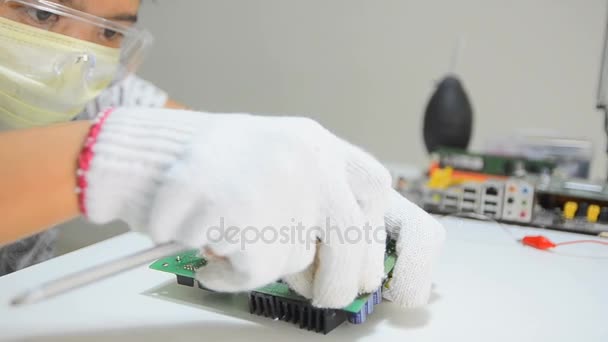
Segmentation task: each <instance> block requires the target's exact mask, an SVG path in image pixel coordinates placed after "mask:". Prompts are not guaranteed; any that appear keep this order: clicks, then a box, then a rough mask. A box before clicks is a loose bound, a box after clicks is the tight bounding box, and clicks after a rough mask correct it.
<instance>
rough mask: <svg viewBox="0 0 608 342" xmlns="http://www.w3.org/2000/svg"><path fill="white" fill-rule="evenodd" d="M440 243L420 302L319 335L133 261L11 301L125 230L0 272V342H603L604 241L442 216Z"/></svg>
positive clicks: (137, 246) (98, 258)
mask: <svg viewBox="0 0 608 342" xmlns="http://www.w3.org/2000/svg"><path fill="white" fill-rule="evenodd" d="M442 220H443V221H444V223H445V225H446V227H447V230H448V242H447V244H446V248H445V250H444V253H443V256H442V261H441V264H440V265H439V268H438V269H437V272H436V277H435V287H434V293H433V298H432V301H431V304H430V305H429V306H428V307H427V308H424V309H417V310H409V311H407V310H406V311H404V310H401V309H399V308H398V307H396V306H395V305H393V304H390V303H386V302H385V303H383V304H382V305H380V306H379V307H377V308H376V311H375V312H374V314H373V315H372V316H371V317H369V319H368V321H367V322H366V323H365V324H364V325H360V326H356V325H350V324H348V323H346V324H344V325H342V326H340V327H338V328H337V329H336V330H334V331H332V332H331V333H330V334H329V335H327V336H326V337H323V336H322V335H318V334H316V333H313V332H309V331H304V330H300V329H298V328H297V327H295V326H293V325H292V324H291V323H285V322H281V321H273V320H270V319H268V318H264V317H258V316H254V315H250V314H249V313H248V311H247V303H246V300H245V299H246V297H245V296H244V295H229V294H214V293H207V292H205V291H202V290H200V289H198V288H188V287H185V286H180V285H177V284H176V282H175V277H174V276H173V275H171V274H165V273H162V272H157V271H153V270H149V269H147V267H140V268H138V269H136V270H133V271H130V272H127V273H124V274H121V275H118V276H115V277H112V278H110V279H107V280H104V281H102V282H99V283H96V284H94V285H91V286H89V287H86V288H82V289H79V290H76V291H73V292H71V293H68V294H66V295H63V296H60V297H56V298H54V299H51V300H48V301H46V302H43V303H39V304H35V305H31V306H26V307H22V308H12V307H10V306H9V305H8V302H9V301H10V299H11V298H12V297H13V296H14V295H16V294H17V293H19V292H21V291H22V290H23V289H24V288H25V287H32V286H34V285H36V284H39V283H41V282H44V281H47V280H51V279H54V278H56V277H58V276H60V275H64V274H66V273H69V272H73V271H76V270H79V269H83V268H86V267H87V266H90V265H93V264H96V263H100V262H102V261H106V260H109V259H112V258H116V257H118V256H121V255H127V254H130V253H133V252H135V251H137V250H141V249H144V248H147V247H149V246H151V244H150V242H149V241H148V240H147V239H146V238H145V237H142V236H140V235H137V234H136V233H128V234H125V235H122V236H119V237H116V238H113V239H110V240H107V241H104V242H101V243H98V244H96V245H93V246H90V247H87V248H84V249H81V250H78V251H76V252H73V253H70V254H67V255H64V256H62V257H59V258H56V259H53V260H50V261H47V262H45V263H42V264H39V265H36V266H33V267H30V268H28V269H25V270H22V271H19V272H16V273H13V274H10V275H8V276H5V277H2V278H0V339H2V340H14V339H19V340H42V341H101V340H104V341H105V340H128V341H146V342H149V341H171V342H173V341H216V340H221V341H224V340H243V339H248V340H251V341H258V340H265V341H272V339H273V338H274V339H275V340H280V341H282V340H295V341H299V340H312V339H321V338H324V339H325V340H330V339H331V340H344V341H367V340H382V341H395V340H399V341H467V342H474V341H484V342H485V341H552V342H556V341H568V342H571V341H585V342H591V341H602V342H606V341H608V323H607V320H608V247H605V246H601V245H573V246H568V247H567V246H563V247H561V248H559V249H558V250H556V251H555V252H554V253H551V252H542V251H538V250H535V249H532V248H525V247H522V246H521V245H519V244H517V243H516V242H515V238H514V237H522V236H524V235H525V234H530V233H532V234H537V233H542V234H545V235H546V236H548V237H550V238H552V239H554V240H555V241H563V240H573V239H581V238H587V236H582V235H575V234H567V233H558V232H552V231H546V230H537V229H523V228H517V227H509V228H501V227H500V226H498V225H497V224H495V223H488V222H479V221H469V220H461V219H454V218H444V219H442Z"/></svg>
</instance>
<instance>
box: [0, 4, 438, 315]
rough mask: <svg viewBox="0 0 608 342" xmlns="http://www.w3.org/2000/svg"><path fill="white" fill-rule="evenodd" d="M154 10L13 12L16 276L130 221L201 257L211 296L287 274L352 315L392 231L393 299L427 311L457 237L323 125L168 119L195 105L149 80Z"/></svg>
mask: <svg viewBox="0 0 608 342" xmlns="http://www.w3.org/2000/svg"><path fill="white" fill-rule="evenodd" d="M139 6H140V1H139V0H105V1H83V0H80V1H79V0H60V1H47V0H0V130H1V131H3V133H0V165H2V167H1V168H0V189H2V190H1V192H0V213H1V214H2V218H1V221H0V222H1V225H0V226H1V227H0V244H7V243H12V244H9V245H6V246H4V247H3V248H2V250H1V251H0V264H1V265H2V266H1V267H2V268H1V269H0V271H2V272H3V273H8V272H11V271H13V270H16V269H19V268H22V267H25V266H28V265H30V264H32V263H35V262H39V261H42V260H44V259H45V258H48V257H49V256H50V255H52V244H53V240H54V234H53V233H50V232H49V230H47V231H46V232H42V231H44V230H46V229H48V228H49V227H52V226H53V225H55V224H58V223H61V222H64V221H66V220H69V219H71V218H73V217H75V216H78V215H84V216H86V217H87V218H88V219H90V220H91V221H92V222H94V223H106V222H110V221H112V220H116V219H121V220H124V221H125V222H127V223H128V224H129V226H130V227H131V228H132V229H134V230H137V231H140V232H143V233H145V234H147V235H149V236H150V237H151V238H152V239H153V240H154V241H155V242H158V243H161V242H166V241H179V242H182V243H183V244H185V245H187V246H190V247H193V248H201V250H202V251H203V253H206V255H207V256H208V257H209V260H210V261H209V264H208V265H207V266H206V267H204V268H202V269H201V270H200V271H199V272H198V273H197V278H198V279H199V280H200V281H202V282H203V283H205V285H206V286H207V287H209V288H212V289H216V290H219V291H243V290H250V289H253V288H256V287H259V286H261V285H264V284H266V283H268V282H271V281H275V280H277V279H279V278H282V279H283V280H284V281H286V282H287V283H288V284H289V285H290V286H291V287H292V288H293V289H294V290H296V291H298V292H299V293H301V294H302V295H304V296H306V297H308V298H311V299H312V301H313V304H314V305H316V306H319V307H336V308H337V307H343V306H345V305H346V304H348V303H349V302H350V301H352V300H353V298H354V297H355V296H356V295H357V294H358V293H360V292H370V291H372V290H375V289H376V288H377V287H378V286H379V285H380V283H381V281H382V277H383V258H384V251H385V240H386V232H388V234H389V235H390V236H391V237H394V238H395V239H397V240H398V242H397V251H398V253H399V258H398V262H397V265H396V267H395V270H394V277H393V279H392V281H391V285H390V290H388V291H385V297H387V298H389V299H392V300H394V301H396V302H397V303H399V304H400V305H402V306H406V307H414V306H419V305H424V304H425V303H426V302H427V301H428V298H429V295H430V291H431V273H432V270H433V265H434V264H435V263H436V259H437V257H438V254H439V251H440V248H441V245H442V243H443V240H444V230H443V227H441V225H440V224H439V223H438V222H437V221H436V220H435V219H433V218H432V217H430V216H429V215H428V214H426V213H425V212H424V211H422V210H421V209H420V208H418V207H417V206H415V205H413V204H412V203H410V202H409V201H407V200H406V199H405V198H403V197H401V196H400V195H398V194H397V193H396V192H394V191H393V190H392V189H391V187H390V185H391V184H390V176H389V174H388V172H387V171H386V169H385V168H384V167H383V166H382V165H380V164H379V163H378V162H377V161H376V160H375V159H374V158H373V157H371V156H370V155H369V154H367V153H365V152H364V151H362V150H360V149H359V148H357V147H355V146H353V145H351V144H349V143H348V142H346V141H344V140H341V139H340V138H338V137H336V136H335V135H333V134H332V133H330V132H329V131H327V130H326V129H324V128H323V127H321V126H320V125H319V124H317V123H316V122H314V121H312V120H310V119H306V118H298V117H262V116H252V115H247V114H208V113H201V112H193V111H185V110H176V109H159V107H174V108H176V107H180V106H179V105H178V104H176V103H175V102H173V101H171V100H169V99H168V97H167V95H166V94H165V93H164V92H162V91H161V90H159V89H158V88H156V87H154V86H153V85H151V84H149V83H147V82H146V81H143V80H141V79H139V78H137V77H136V76H134V72H135V70H136V68H137V66H138V64H139V62H140V60H141V57H142V55H143V53H144V51H145V48H146V47H147V45H149V41H150V38H149V35H148V34H147V33H146V32H145V31H143V30H141V29H140V28H138V27H137V26H135V23H136V21H137V13H138V9H139ZM155 107H156V108H155ZM94 117H95V118H94ZM74 119H80V121H75V122H73V120H74ZM378 227H380V229H377V228H378ZM286 231H287V232H293V231H298V232H299V233H300V234H302V235H301V236H304V237H305V238H304V239H300V238H296V237H295V235H289V234H287V235H283V233H284V232H286ZM41 232H42V233H41ZM279 232H280V233H281V235H279ZM370 232H371V234H370ZM34 234H37V235H34ZM248 234H249V235H248ZM285 236H287V237H288V238H286V239H285V238H284V237H285ZM298 236H300V235H298ZM279 237H280V238H279ZM24 238H25V239H24ZM19 239H21V240H19ZM15 241H17V242H15Z"/></svg>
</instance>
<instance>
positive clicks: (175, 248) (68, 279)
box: [11, 242, 188, 306]
mask: <svg viewBox="0 0 608 342" xmlns="http://www.w3.org/2000/svg"><path fill="white" fill-rule="evenodd" d="M187 250H188V248H186V247H184V246H183V245H181V244H179V243H176V242H168V243H164V244H160V245H157V246H154V247H151V248H148V249H145V250H143V251H140V252H137V253H134V254H132V255H129V256H126V257H122V258H120V259H117V260H112V261H109V262H106V263H103V264H101V265H97V266H93V267H90V268H88V269H85V270H82V271H79V272H75V273H72V274H69V275H67V276H64V277H61V278H59V279H55V280H52V281H49V282H47V283H44V284H42V285H40V286H38V287H35V288H33V289H30V290H27V291H25V292H24V293H22V294H20V295H18V296H16V297H15V298H13V300H12V301H11V305H12V306H22V305H26V304H33V303H37V302H40V301H43V300H46V299H49V298H52V297H55V296H57V295H60V294H63V293H65V292H68V291H71V290H74V289H77V288H80V287H83V286H86V285H88V284H91V283H93V282H95V281H99V280H102V279H105V278H108V277H111V276H113V275H116V274H119V273H122V272H125V271H128V270H130V269H133V268H135V267H138V266H142V265H145V264H148V263H150V262H152V261H155V260H157V259H160V258H164V257H168V256H171V255H174V254H178V253H182V252H185V251H187Z"/></svg>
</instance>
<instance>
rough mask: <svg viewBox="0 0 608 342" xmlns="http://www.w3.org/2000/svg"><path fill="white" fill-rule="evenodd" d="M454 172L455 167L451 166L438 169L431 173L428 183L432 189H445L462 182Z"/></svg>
mask: <svg viewBox="0 0 608 342" xmlns="http://www.w3.org/2000/svg"><path fill="white" fill-rule="evenodd" d="M453 173H454V169H453V168H451V167H449V166H448V167H444V168H443V169H436V170H434V171H433V172H432V173H431V176H430V177H429V181H428V183H427V184H426V185H427V186H428V187H429V188H430V189H434V190H443V189H447V188H449V187H451V186H454V185H458V184H460V183H462V179H457V178H455V177H454V175H453Z"/></svg>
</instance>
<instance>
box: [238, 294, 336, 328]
mask: <svg viewBox="0 0 608 342" xmlns="http://www.w3.org/2000/svg"><path fill="white" fill-rule="evenodd" d="M249 312H250V313H252V314H256V315H258V316H264V317H269V318H272V319H279V320H281V321H285V322H291V323H293V324H299V326H300V329H307V330H314V331H316V332H318V333H323V334H327V333H328V332H330V331H332V330H334V329H335V328H336V327H337V326H339V325H340V324H342V323H344V322H345V321H346V319H347V314H346V312H344V311H342V310H334V309H320V308H315V307H313V306H312V305H310V303H308V302H305V301H299V300H294V299H289V298H283V297H276V296H272V295H268V294H265V293H260V292H256V291H251V292H250V293H249Z"/></svg>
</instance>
